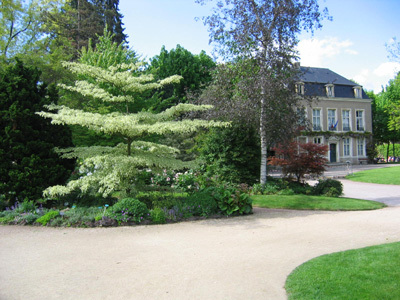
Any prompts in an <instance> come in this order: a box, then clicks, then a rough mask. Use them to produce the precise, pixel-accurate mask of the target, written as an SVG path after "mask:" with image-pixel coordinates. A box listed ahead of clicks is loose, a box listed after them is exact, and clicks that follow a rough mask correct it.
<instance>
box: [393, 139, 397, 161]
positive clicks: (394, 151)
mask: <svg viewBox="0 0 400 300" xmlns="http://www.w3.org/2000/svg"><path fill="white" fill-rule="evenodd" d="M395 145H396V143H395V142H393V157H396V149H395Z"/></svg>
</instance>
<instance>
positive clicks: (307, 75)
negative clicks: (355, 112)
mask: <svg viewBox="0 0 400 300" xmlns="http://www.w3.org/2000/svg"><path fill="white" fill-rule="evenodd" d="M300 71H301V75H300V77H301V81H303V82H308V83H323V84H328V83H332V84H335V85H336V84H340V85H351V86H352V87H353V86H356V85H357V84H356V83H354V82H353V81H351V80H348V79H346V78H344V77H343V76H340V75H339V74H337V73H335V72H333V71H331V70H329V69H325V68H311V67H303V66H301V67H300Z"/></svg>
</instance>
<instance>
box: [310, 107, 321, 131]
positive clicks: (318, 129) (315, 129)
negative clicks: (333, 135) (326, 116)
mask: <svg viewBox="0 0 400 300" xmlns="http://www.w3.org/2000/svg"><path fill="white" fill-rule="evenodd" d="M314 111H318V112H319V116H314ZM314 118H315V119H314ZM314 120H319V122H318V123H319V124H318V125H319V127H317V125H316V122H314ZM312 126H313V131H321V130H322V109H321V108H313V110H312Z"/></svg>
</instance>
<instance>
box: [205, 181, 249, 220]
mask: <svg viewBox="0 0 400 300" xmlns="http://www.w3.org/2000/svg"><path fill="white" fill-rule="evenodd" d="M210 189H211V193H212V196H213V197H214V199H215V201H216V202H217V203H218V209H219V210H220V211H221V213H222V214H224V215H226V216H231V215H246V214H250V213H252V209H253V207H252V200H251V198H250V196H249V195H248V194H247V193H245V192H244V191H242V190H241V189H240V188H238V187H237V186H218V187H214V188H210Z"/></svg>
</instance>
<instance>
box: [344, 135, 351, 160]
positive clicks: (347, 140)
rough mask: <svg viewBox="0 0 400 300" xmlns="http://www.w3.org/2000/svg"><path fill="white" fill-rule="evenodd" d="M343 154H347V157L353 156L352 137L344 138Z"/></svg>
mask: <svg viewBox="0 0 400 300" xmlns="http://www.w3.org/2000/svg"><path fill="white" fill-rule="evenodd" d="M343 156H345V157H348V156H351V139H350V138H344V139H343Z"/></svg>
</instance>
